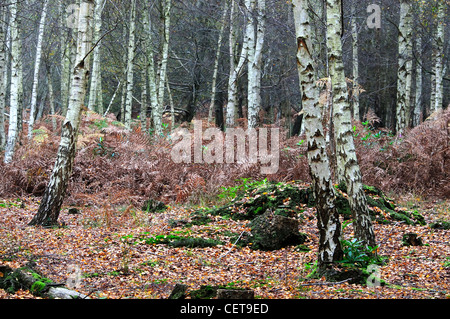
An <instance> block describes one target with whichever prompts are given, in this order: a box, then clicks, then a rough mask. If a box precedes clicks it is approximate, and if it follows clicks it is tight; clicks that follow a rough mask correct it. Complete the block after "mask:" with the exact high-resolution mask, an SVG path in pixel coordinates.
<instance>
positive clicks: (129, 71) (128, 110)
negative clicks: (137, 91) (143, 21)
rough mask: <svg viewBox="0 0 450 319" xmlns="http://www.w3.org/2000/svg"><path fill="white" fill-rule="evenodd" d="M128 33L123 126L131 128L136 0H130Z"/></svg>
mask: <svg viewBox="0 0 450 319" xmlns="http://www.w3.org/2000/svg"><path fill="white" fill-rule="evenodd" d="M130 11H131V12H130V33H129V38H128V52H127V56H128V58H127V85H126V87H127V88H126V98H125V114H124V119H125V127H126V128H127V129H130V128H131V112H132V106H133V87H134V85H133V84H134V83H133V80H134V72H133V68H134V51H135V38H136V0H132V1H131V9H130Z"/></svg>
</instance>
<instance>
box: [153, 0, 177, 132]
mask: <svg viewBox="0 0 450 319" xmlns="http://www.w3.org/2000/svg"><path fill="white" fill-rule="evenodd" d="M161 1H162V13H163V14H162V15H161V19H162V24H163V36H162V50H161V62H160V64H159V70H158V71H159V79H158V87H157V90H158V91H157V94H158V95H157V96H158V99H157V104H156V107H155V108H154V109H153V112H152V117H153V127H154V129H155V134H156V136H160V135H161V134H162V115H163V112H164V93H165V83H166V81H167V80H166V77H167V62H168V58H169V40H170V10H171V8H172V1H171V0H161ZM150 94H152V92H150Z"/></svg>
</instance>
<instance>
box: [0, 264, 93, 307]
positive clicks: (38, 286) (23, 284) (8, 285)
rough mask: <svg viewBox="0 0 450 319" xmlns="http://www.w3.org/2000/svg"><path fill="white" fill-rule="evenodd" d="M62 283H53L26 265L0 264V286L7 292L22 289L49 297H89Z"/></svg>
mask: <svg viewBox="0 0 450 319" xmlns="http://www.w3.org/2000/svg"><path fill="white" fill-rule="evenodd" d="M63 285H64V284H58V283H54V282H53V281H51V280H50V279H48V278H45V277H43V276H42V275H40V274H39V273H37V272H36V271H34V270H33V269H31V268H28V267H22V268H18V269H12V268H11V267H9V266H3V265H0V288H1V289H4V290H5V291H6V292H8V293H12V294H13V293H15V292H16V291H18V290H20V289H22V290H28V291H30V293H32V294H33V295H35V296H39V297H44V298H50V299H89V298H88V297H87V296H86V295H83V294H81V293H79V292H77V291H74V290H70V289H67V288H64V287H60V286H63Z"/></svg>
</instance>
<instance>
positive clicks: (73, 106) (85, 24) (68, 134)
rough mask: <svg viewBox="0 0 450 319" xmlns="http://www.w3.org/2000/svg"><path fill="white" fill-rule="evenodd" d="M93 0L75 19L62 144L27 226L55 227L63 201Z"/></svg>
mask: <svg viewBox="0 0 450 319" xmlns="http://www.w3.org/2000/svg"><path fill="white" fill-rule="evenodd" d="M93 7H94V0H82V2H81V4H80V12H79V18H78V38H77V54H76V59H75V66H74V69H73V72H72V81H71V88H70V99H69V107H68V110H67V116H66V118H65V120H64V122H63V124H62V130H61V141H60V145H59V148H58V152H57V156H56V161H55V165H54V167H53V171H52V175H51V176H50V181H49V183H48V185H47V188H46V190H45V192H44V196H43V198H42V200H41V204H40V206H39V209H38V212H37V213H36V215H35V216H34V217H33V219H32V220H31V221H30V223H29V225H41V226H46V227H49V226H52V225H55V224H57V222H58V217H59V212H60V210H61V205H62V203H63V201H64V197H65V194H66V190H67V186H68V182H69V178H70V175H71V173H72V166H73V160H74V158H75V151H76V141H77V135H78V128H79V124H80V117H81V106H82V104H83V101H84V98H85V96H86V90H87V84H88V77H89V53H90V50H91V46H92V19H93V18H92V15H93Z"/></svg>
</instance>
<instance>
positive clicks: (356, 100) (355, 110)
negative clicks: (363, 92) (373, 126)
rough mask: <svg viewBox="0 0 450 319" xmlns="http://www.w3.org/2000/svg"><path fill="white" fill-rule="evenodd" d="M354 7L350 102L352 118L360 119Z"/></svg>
mask: <svg viewBox="0 0 450 319" xmlns="http://www.w3.org/2000/svg"><path fill="white" fill-rule="evenodd" d="M356 5H357V3H356V2H354V3H353V5H352V9H351V11H352V40H353V43H352V44H353V46H352V52H353V55H352V70H353V88H352V102H353V118H354V119H356V120H359V119H360V115H359V85H358V82H359V57H358V48H359V45H358V24H357V23H356Z"/></svg>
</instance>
